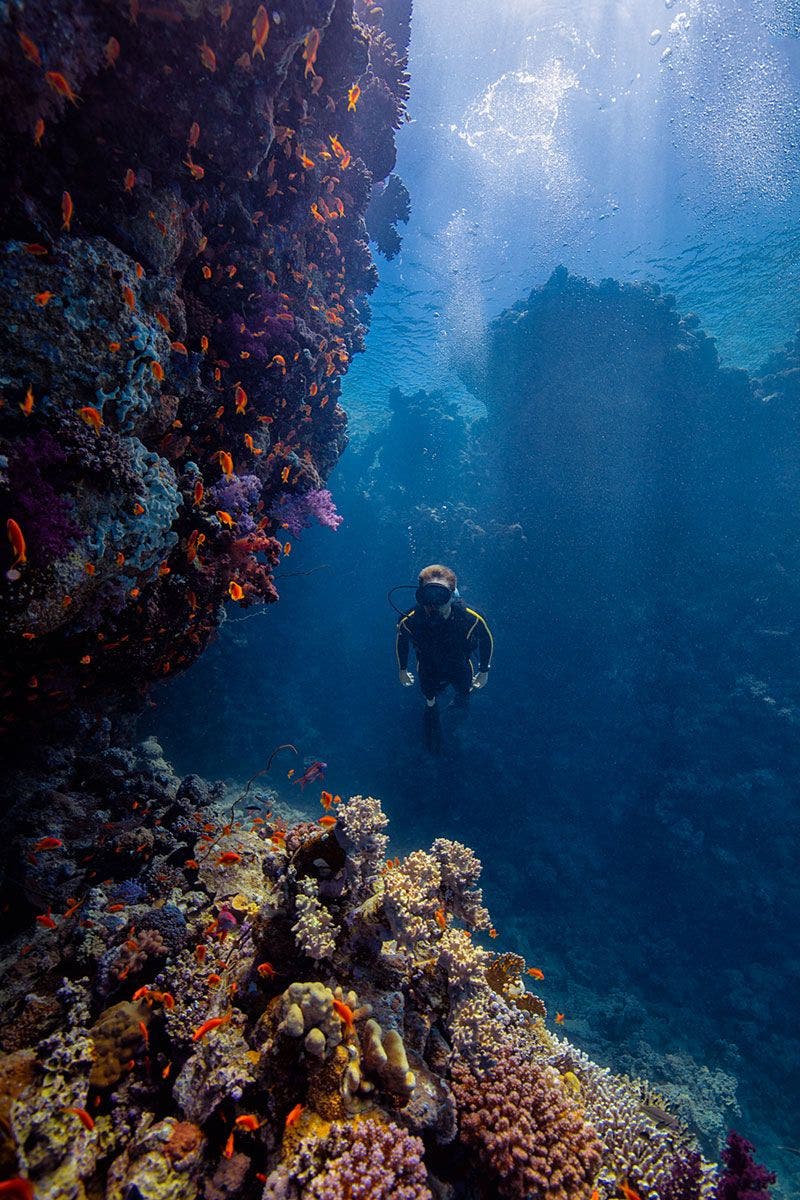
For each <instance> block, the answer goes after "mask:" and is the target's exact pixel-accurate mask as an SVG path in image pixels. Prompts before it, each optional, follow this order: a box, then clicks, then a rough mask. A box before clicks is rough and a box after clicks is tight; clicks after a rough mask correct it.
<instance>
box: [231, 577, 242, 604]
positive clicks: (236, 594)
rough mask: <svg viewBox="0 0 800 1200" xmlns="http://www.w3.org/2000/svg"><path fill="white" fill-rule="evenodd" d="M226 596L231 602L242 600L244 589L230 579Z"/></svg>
mask: <svg viewBox="0 0 800 1200" xmlns="http://www.w3.org/2000/svg"><path fill="white" fill-rule="evenodd" d="M228 595H229V596H230V598H231V600H244V589H243V588H242V586H241V584H238V583H237V582H236V580H235V579H232V580H231V581H230V583H229V584H228Z"/></svg>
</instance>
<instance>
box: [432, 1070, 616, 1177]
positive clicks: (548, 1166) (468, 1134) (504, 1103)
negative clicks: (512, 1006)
mask: <svg viewBox="0 0 800 1200" xmlns="http://www.w3.org/2000/svg"><path fill="white" fill-rule="evenodd" d="M453 1091H454V1093H455V1097H456V1103H457V1105H458V1108H459V1126H460V1137H461V1140H462V1142H463V1143H464V1144H465V1145H466V1146H468V1147H469V1148H470V1149H472V1150H474V1151H475V1152H476V1153H477V1155H478V1157H479V1158H480V1160H481V1162H482V1163H483V1165H484V1167H485V1168H486V1169H487V1170H488V1171H489V1172H491V1175H492V1179H493V1182H494V1184H495V1185H496V1187H497V1190H498V1192H499V1193H500V1195H501V1196H504V1197H507V1200H582V1198H585V1200H588V1198H589V1195H590V1193H591V1190H592V1184H593V1182H594V1179H595V1177H596V1175H597V1171H598V1168H599V1166H600V1141H599V1139H598V1137H597V1134H596V1133H595V1132H594V1130H593V1129H592V1128H591V1127H590V1126H588V1125H587V1124H586V1123H585V1121H584V1120H583V1118H582V1117H581V1115H580V1113H579V1112H578V1110H577V1109H576V1108H574V1107H573V1106H572V1105H571V1103H570V1102H569V1100H568V1099H567V1097H566V1095H565V1093H564V1090H563V1087H562V1085H561V1082H560V1080H559V1076H558V1073H557V1072H556V1071H555V1070H554V1069H553V1068H551V1067H546V1066H541V1065H538V1064H536V1063H534V1062H532V1061H526V1059H525V1057H524V1056H523V1055H521V1054H520V1053H519V1052H516V1053H509V1052H504V1053H503V1054H502V1055H501V1056H500V1058H499V1061H498V1063H497V1065H496V1066H495V1067H493V1068H492V1069H491V1070H490V1071H488V1072H486V1073H485V1074H484V1075H482V1076H478V1075H476V1074H474V1073H473V1072H472V1071H471V1070H470V1069H469V1068H467V1067H466V1066H464V1065H463V1064H461V1063H459V1064H456V1066H455V1067H454V1069H453Z"/></svg>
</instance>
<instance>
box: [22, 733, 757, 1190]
mask: <svg viewBox="0 0 800 1200" xmlns="http://www.w3.org/2000/svg"><path fill="white" fill-rule="evenodd" d="M92 762H93V767H92V769H91V771H87V770H86V769H85V768H84V767H83V766H80V765H79V763H78V762H77V761H76V762H75V763H74V764H72V765H71V759H70V757H69V755H65V756H64V759H63V761H62V763H61V765H60V766H59V767H58V768H55V767H54V770H53V774H52V775H51V781H50V785H51V787H50V790H49V791H48V790H47V789H45V790H43V793H42V804H43V807H42V809H41V815H42V819H45V818H44V814H45V813H46V814H47V818H46V819H50V817H51V815H52V813H53V811H56V810H54V809H53V808H52V805H50V806H49V807H48V804H49V801H48V799H47V797H49V796H50V795H51V794H52V786H53V783H54V781H55V782H56V785H57V787H58V788H59V793H58V794H59V795H60V797H61V799H60V801H59V806H60V807H59V808H58V810H57V811H58V812H62V813H67V812H69V811H70V804H69V795H70V787H71V786H72V783H73V782H74V780H75V779H76V778H80V779H81V781H82V784H81V786H82V791H81V798H82V803H83V806H84V811H86V808H87V805H89V803H90V801H91V797H92V795H94V796H95V800H96V803H97V806H98V811H103V812H104V825H105V827H106V828H105V829H104V837H103V838H99V839H97V840H96V845H95V852H94V854H95V857H94V858H93V859H92V862H91V869H92V870H95V871H97V873H98V874H99V875H101V876H102V877H103V884H102V885H97V884H96V883H95V882H94V881H93V879H88V878H86V877H85V876H86V874H87V872H88V869H89V864H85V865H84V866H81V863H80V861H79V859H80V856H81V853H82V852H81V851H80V850H79V851H78V858H76V860H75V861H74V863H72V865H71V866H70V868H69V871H67V872H65V875H66V877H67V878H68V879H69V884H68V885H64V886H65V889H66V886H68V887H69V888H70V893H71V894H70V896H68V895H67V894H66V890H64V891H63V892H58V891H54V892H53V894H52V904H53V907H52V910H51V911H52V912H53V913H55V914H56V916H55V917H54V918H49V919H48V922H45V923H41V922H38V923H37V922H35V921H34V920H33V916H34V913H35V909H34V910H32V911H31V910H29V915H28V920H29V922H30V924H29V925H27V926H24V925H22V926H20V928H19V930H18V933H17V935H16V940H15V941H13V942H12V943H10V944H9V946H8V948H7V959H6V962H5V964H4V995H5V997H6V1001H7V1004H6V1007H5V1009H4V1014H3V1018H2V1020H0V1035H2V1036H3V1039H4V1041H5V1040H6V1039H7V1036H8V1035H7V1028H8V1025H9V1024H10V1023H12V1022H13V1021H14V1020H15V1014H16V1013H18V1012H20V1011H21V1008H22V1006H24V1003H25V996H26V995H27V994H28V993H29V992H30V991H33V990H35V986H36V984H37V975H36V972H37V970H38V969H44V970H47V971H53V970H56V969H57V970H58V971H59V972H60V973H61V975H62V978H63V976H64V975H69V974H70V973H72V974H75V975H77V974H80V976H81V977H80V978H79V979H77V980H76V981H75V982H71V983H64V984H63V985H62V986H60V987H58V988H57V990H56V993H55V996H56V999H57V1001H58V1008H57V1010H56V1011H55V1012H53V1011H51V1010H49V1009H48V1010H47V1011H46V1012H45V1011H42V1012H41V1013H38V1014H36V1016H35V1019H34V1020H33V1021H32V1022H31V1023H30V1024H29V1025H27V1026H21V1029H22V1031H23V1032H22V1034H20V1035H19V1036H18V1038H17V1041H18V1042H21V1043H22V1044H21V1045H19V1046H18V1048H16V1049H15V1050H14V1051H13V1052H12V1053H11V1054H9V1055H7V1056H6V1058H5V1060H2V1059H0V1083H2V1095H0V1116H1V1117H2V1118H3V1121H4V1122H5V1123H4V1124H3V1130H4V1132H5V1134H6V1136H5V1140H4V1142H3V1144H2V1156H3V1158H2V1161H3V1162H4V1164H5V1167H6V1170H7V1171H8V1172H9V1173H13V1172H16V1173H18V1174H19V1175H20V1176H21V1177H22V1178H27V1179H29V1180H30V1182H31V1184H32V1186H33V1187H34V1189H35V1194H36V1197H37V1200H61V1198H62V1197H64V1196H70V1197H71V1198H72V1197H74V1200H85V1198H86V1197H88V1196H92V1197H98V1198H99V1197H102V1196H105V1197H106V1198H110V1200H123V1198H124V1200H129V1198H130V1197H131V1196H133V1195H138V1196H141V1197H145V1198H146V1200H163V1197H165V1196H166V1197H171V1196H173V1197H175V1200H209V1198H211V1200H214V1198H216V1197H226V1200H259V1198H261V1197H267V1198H269V1197H273V1198H277V1197H283V1198H285V1200H315V1198H316V1200H340V1198H342V1200H343V1198H344V1197H345V1196H348V1197H350V1200H353V1198H355V1197H359V1196H363V1197H364V1200H367V1198H369V1200H377V1198H379V1197H384V1196H385V1197H387V1198H388V1197H390V1196H391V1197H407V1198H408V1200H425V1198H427V1197H429V1196H431V1195H436V1196H446V1195H453V1194H461V1193H460V1192H459V1191H458V1189H459V1188H461V1187H462V1186H464V1185H465V1184H466V1185H467V1186H468V1190H469V1189H471V1192H470V1194H471V1195H474V1196H476V1197H484V1196H486V1197H489V1196H497V1195H500V1196H503V1197H509V1198H511V1200H516V1198H517V1197H520V1198H521V1197H531V1198H535V1200H588V1198H589V1197H590V1195H591V1194H592V1192H593V1191H594V1190H595V1189H596V1190H597V1195H598V1196H599V1197H600V1200H617V1197H618V1195H619V1182H620V1180H625V1181H627V1183H628V1184H629V1185H630V1187H631V1188H632V1189H634V1190H636V1191H637V1193H638V1194H639V1195H640V1196H641V1198H642V1200H711V1197H712V1196H713V1195H714V1191H713V1189H714V1186H715V1183H714V1177H713V1169H712V1167H711V1166H710V1164H709V1163H707V1162H705V1161H704V1160H703V1159H701V1158H700V1157H699V1155H698V1153H697V1148H696V1146H695V1144H694V1143H693V1140H692V1138H691V1135H690V1134H689V1133H688V1131H687V1130H686V1129H685V1128H683V1127H681V1126H680V1123H679V1122H678V1121H677V1120H671V1119H670V1114H669V1113H668V1112H667V1110H666V1109H665V1108H663V1106H662V1104H661V1103H660V1098H659V1097H656V1096H654V1095H653V1094H652V1093H651V1092H649V1091H647V1090H646V1089H644V1088H643V1085H642V1084H641V1082H640V1081H631V1080H627V1079H625V1078H618V1077H616V1076H613V1075H611V1073H610V1072H608V1071H607V1070H603V1069H601V1068H600V1067H598V1066H597V1065H596V1064H594V1063H592V1062H591V1061H590V1060H589V1059H588V1058H587V1057H586V1056H585V1055H583V1054H582V1053H581V1051H579V1050H578V1049H577V1048H576V1047H574V1046H572V1045H571V1044H570V1043H569V1042H568V1041H567V1040H566V1039H564V1038H560V1037H558V1036H556V1034H555V1033H554V1032H552V1031H551V1030H550V1029H548V1028H547V1025H546V1016H545V1009H544V1005H543V1004H542V1002H541V1000H539V999H538V997H536V996H534V994H533V993H532V992H528V991H527V990H526V989H525V986H524V980H525V970H524V962H523V960H522V959H521V956H519V955H514V954H512V953H510V952H508V951H506V952H503V953H500V954H497V953H495V952H494V951H492V950H489V949H486V948H484V947H483V946H481V945H480V944H478V942H477V941H476V934H477V933H478V932H479V929H477V928H476V927H478V926H479V927H481V928H485V926H486V925H487V924H488V920H489V916H488V913H487V912H486V910H485V908H484V907H483V903H482V897H481V895H480V892H479V890H478V886H477V885H478V879H479V875H480V863H479V862H478V860H477V859H476V858H475V856H474V855H473V854H472V852H471V851H469V850H468V849H467V848H466V847H464V846H461V845H460V844H459V843H457V842H450V841H444V840H441V839H440V840H439V841H437V842H435V843H434V845H433V847H432V848H431V850H430V851H413V852H412V853H411V854H408V855H407V856H406V857H405V858H403V859H401V858H391V859H389V858H387V851H388V835H387V833H386V832H385V831H386V827H387V821H386V817H385V816H384V814H383V812H382V810H381V807H380V804H379V802H378V801H377V800H376V799H374V798H372V797H363V796H357V797H353V798H352V799H351V800H350V801H347V802H344V803H337V805H336V806H335V808H333V809H332V812H335V814H336V816H335V818H334V820H335V824H334V825H332V826H331V825H330V821H326V825H325V826H324V827H323V828H322V829H320V827H319V826H318V825H316V824H315V823H313V822H311V821H309V820H307V819H305V817H304V819H302V820H299V821H298V820H296V819H295V815H294V814H291V813H287V816H286V817H285V818H281V819H278V818H276V817H274V816H272V817H269V818H268V817H267V816H266V815H265V816H263V817H262V816H260V815H259V816H257V817H256V816H255V815H254V810H253V809H249V810H246V813H247V814H248V815H246V816H244V817H239V816H237V814H236V811H235V809H236V805H234V812H231V809H230V802H229V801H228V802H227V803H223V802H222V797H221V795H220V794H219V792H218V791H216V790H215V789H213V788H210V787H208V786H207V785H204V784H203V783H202V781H200V780H198V779H197V778H196V777H188V778H187V779H185V780H183V781H180V780H179V779H177V778H176V777H175V776H174V775H173V774H172V772H171V770H170V768H169V767H168V765H167V764H166V763H164V761H163V759H162V758H161V757H160V754H159V751H158V748H157V746H155V745H154V744H152V743H148V744H147V746H146V747H145V748H143V749H142V752H141V753H140V754H139V756H134V755H131V754H127V755H126V754H124V753H122V752H120V751H119V750H108V751H107V752H106V753H105V754H104V755H100V756H98V757H95V758H94V759H93V760H92ZM59 772H60V774H59ZM259 795H261V794H259ZM132 796H135V797H137V799H136V800H135V803H141V802H142V801H141V799H138V798H141V797H144V798H146V799H145V803H146V807H147V810H148V812H147V816H148V818H149V821H150V824H149V829H150V832H151V835H152V836H151V839H150V840H149V841H148V842H147V851H146V853H147V855H148V856H149V857H148V859H147V861H146V863H145V864H144V869H140V872H139V874H138V877H136V878H134V877H132V875H131V866H130V863H129V861H128V860H127V858H126V856H125V855H124V854H118V853H116V848H117V846H118V845H119V844H120V841H121V840H122V842H123V844H126V843H125V842H124V838H126V837H127V836H128V834H129V833H131V832H132V831H134V826H132V825H131V824H130V822H131V818H130V815H129V814H130V812H131V797H132ZM26 800H27V802H28V803H29V801H30V795H29V794H27V795H26ZM261 802H263V805H264V812H265V813H267V812H269V811H270V810H272V809H274V807H275V805H276V804H277V803H278V801H277V798H276V797H275V796H274V794H273V795H269V796H267V795H263V797H262V801H260V802H259V804H260V803H261ZM267 805H269V808H268V807H267ZM101 806H102V808H101ZM28 811H29V814H30V813H31V812H32V811H35V809H33V810H31V809H30V804H29V808H28ZM136 812H137V819H138V810H136ZM156 814H159V815H156ZM167 814H169V816H168V825H169V828H167V820H166V817H167ZM251 814H253V815H251ZM28 819H29V821H30V820H31V819H32V817H31V816H30V815H29V818H28ZM155 822H160V823H158V824H156V823H155ZM27 828H28V829H30V825H29V826H28V827H27ZM27 836H29V838H30V842H31V843H32V844H35V843H36V834H35V831H33V830H31V831H30V833H29V834H28V835H27ZM138 844H139V845H142V844H143V843H142V841H139V843H138ZM51 853H52V854H57V855H59V856H60V858H61V859H62V860H64V863H65V865H66V862H67V861H69V862H71V859H70V858H69V855H70V852H69V851H68V850H67V849H66V848H65V847H64V846H63V845H62V846H61V847H59V848H56V849H53V850H52V851H51ZM203 856H205V859H206V861H207V864H208V869H201V867H202V866H203V864H202V863H200V861H199V860H200V859H201V858H203ZM34 857H35V856H34ZM29 869H30V871H31V872H32V874H36V872H37V871H38V870H39V867H38V863H37V864H34V863H29ZM82 872H83V873H82ZM164 888H167V889H168V891H167V892H166V895H165V894H163V892H162V889H164ZM76 892H77V893H78V897H77V899H76V895H75V893H76ZM159 893H161V895H160V899H157V897H158V896H159ZM112 897H113V898H112ZM303 897H305V898H313V899H314V904H315V906H316V914H317V916H319V915H320V914H322V913H324V915H325V920H324V927H325V929H326V930H327V931H328V932H329V933H330V936H331V943H330V945H329V946H328V952H327V953H326V954H325V956H324V957H319V958H316V957H314V955H313V954H311V953H310V952H309V949H310V947H309V944H308V942H307V941H306V940H305V936H304V935H302V936H300V935H298V931H297V929H296V928H295V926H296V925H297V923H298V916H299V915H300V914H302V912H303V905H302V903H301V904H300V905H299V906H298V899H300V898H303ZM83 914H89V915H88V916H87V917H85V918H84V916H83ZM50 920H52V922H53V924H55V925H56V929H57V933H58V936H57V938H56V931H55V930H53V929H51V928H48V924H49V921H50ZM84 920H85V921H86V922H87V923H86V924H84ZM146 930H149V931H155V932H157V933H158V936H159V939H160V941H159V942H158V943H157V945H158V949H159V953H158V955H157V956H155V957H154V956H148V957H147V958H146V960H145V961H144V962H143V963H142V964H141V966H140V967H139V975H138V976H137V977H136V979H134V980H133V981H132V982H129V978H120V977H119V974H117V975H116V977H112V976H110V975H109V972H108V970H107V967H106V964H107V962H108V961H109V959H108V955H109V954H111V955H112V961H114V959H113V956H114V955H115V954H117V952H118V948H119V946H120V945H123V944H124V941H125V939H126V938H129V939H130V940H134V939H139V938H140V937H141V936H142V934H143V933H144V932H145V931H146ZM131 935H132V936H131ZM137 944H138V942H137ZM28 946H30V950H29V951H28V950H27V949H26V948H27V947H28ZM20 947H22V948H23V949H26V953H25V954H20ZM109 985H111V986H112V988H113V990H112V991H111V992H110V993H109V991H108V988H109ZM39 986H40V989H41V985H39ZM526 997H528V998H529V999H530V1003H525V1002H524V1001H525V999H526ZM76 1134H77V1138H78V1140H77V1141H76V1140H75V1137H76ZM739 1158H741V1155H740V1156H739ZM732 1161H733V1160H732ZM738 1161H739V1160H738V1159H737V1163H738ZM733 1167H736V1163H734V1164H733ZM731 1169H732V1168H731ZM736 1169H737V1170H738V1167H737V1168H736ZM729 1174H730V1171H729ZM751 1175H752V1172H751ZM738 1177H739V1178H750V1176H748V1175H747V1171H746V1170H744V1169H743V1170H740V1171H739V1176H738ZM753 1178H755V1176H753ZM758 1178H759V1179H761V1176H758ZM695 1184H697V1187H696V1188H695ZM726 1186H727V1185H726ZM693 1188H694V1189H695V1191H696V1195H695V1191H693V1190H692V1189H693ZM452 1189H456V1190H455V1192H453V1191H452ZM676 1189H678V1190H676ZM733 1195H736V1196H737V1197H738V1196H739V1193H734V1192H731V1196H733ZM725 1200H728V1196H727V1194H726V1198H725Z"/></svg>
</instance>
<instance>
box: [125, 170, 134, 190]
mask: <svg viewBox="0 0 800 1200" xmlns="http://www.w3.org/2000/svg"><path fill="white" fill-rule="evenodd" d="M135 186H136V172H135V171H134V170H133V169H132V168H131V167H128V169H127V171H126V172H125V191H126V192H132V191H133V189H134V187H135Z"/></svg>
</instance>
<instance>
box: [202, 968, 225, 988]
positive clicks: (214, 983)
mask: <svg viewBox="0 0 800 1200" xmlns="http://www.w3.org/2000/svg"><path fill="white" fill-rule="evenodd" d="M206 983H207V984H208V986H209V987H219V985H220V984H221V983H222V976H221V975H218V974H217V973H216V971H212V972H211V974H210V975H209V977H208V979H207V980H206Z"/></svg>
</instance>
